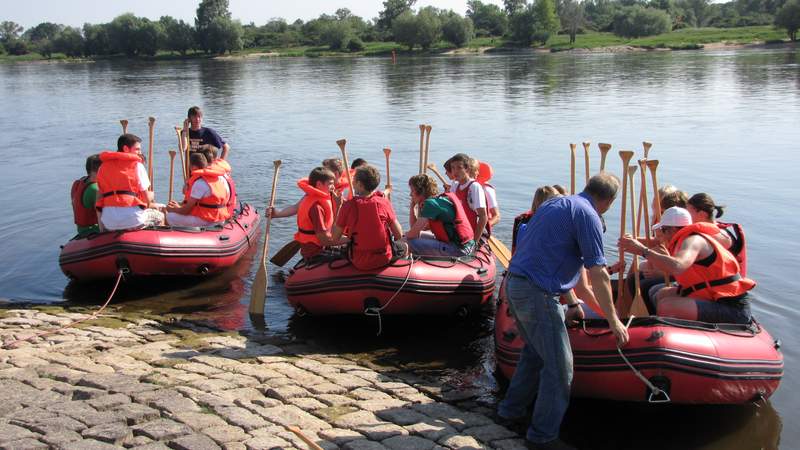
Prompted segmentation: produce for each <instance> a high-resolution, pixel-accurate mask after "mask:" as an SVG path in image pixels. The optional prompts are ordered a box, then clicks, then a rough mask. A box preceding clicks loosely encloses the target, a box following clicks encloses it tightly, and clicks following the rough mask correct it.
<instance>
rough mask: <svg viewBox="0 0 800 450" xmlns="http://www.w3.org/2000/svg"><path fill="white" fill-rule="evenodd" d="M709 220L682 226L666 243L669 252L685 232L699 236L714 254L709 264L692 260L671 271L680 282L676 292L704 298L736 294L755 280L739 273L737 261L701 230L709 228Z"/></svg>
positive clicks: (685, 235) (678, 242) (680, 241)
mask: <svg viewBox="0 0 800 450" xmlns="http://www.w3.org/2000/svg"><path fill="white" fill-rule="evenodd" d="M708 225H711V226H714V224H709V223H695V224H692V225H689V226H686V227H683V228H682V229H681V230H680V231H678V232H677V233H676V234H675V236H673V237H672V240H671V241H670V243H669V249H670V254H671V255H673V256H674V255H675V253H676V252H677V251H678V250H679V249H680V248H681V244H683V241H684V240H686V238H688V237H689V236H693V235H696V236H700V237H702V238H703V239H705V240H706V241H707V242H708V243H709V245H711V247H712V248H713V249H714V253H715V255H716V257H715V258H714V262H713V263H711V266H709V267H705V266H701V265H699V264H696V263H695V264H692V265H691V266H690V267H689V268H688V269H686V270H685V271H684V272H683V273H681V274H678V275H675V280H676V281H677V282H678V284H679V285H680V291H679V292H680V295H681V296H684V297H691V298H697V299H704V300H713V301H716V300H719V299H721V298H726V297H736V296H739V295H742V294H744V293H746V292H747V291H749V290H750V289H753V288H754V287H755V285H756V282H755V281H753V280H750V279H748V278H744V277H742V275H741V273H740V267H739V262H738V261H736V258H735V257H734V256H733V255H732V254H731V252H729V251H728V250H726V249H725V247H723V246H722V244H720V243H719V242H717V241H716V240H715V239H714V238H712V237H711V236H709V235H708V234H706V233H703V231H707V230H708V229H709V227H708Z"/></svg>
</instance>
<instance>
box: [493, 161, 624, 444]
mask: <svg viewBox="0 0 800 450" xmlns="http://www.w3.org/2000/svg"><path fill="white" fill-rule="evenodd" d="M618 190H619V180H617V178H616V177H614V176H613V175H610V174H606V173H601V174H599V175H595V176H594V177H592V178H591V179H589V183H588V184H587V185H586V188H585V189H584V191H583V192H581V193H580V194H578V195H571V196H569V197H559V198H554V199H551V200H550V201H548V202H547V203H545V204H543V205H542V206H541V207H540V208H539V209H538V210H537V211H536V214H534V215H533V217H532V218H531V220H530V222H528V231H527V232H526V233H525V235H524V236H522V238H521V239H520V241H519V242H518V244H517V251H516V253H515V254H514V256H513V258H512V259H511V264H510V266H509V268H508V271H509V277H508V283H507V284H506V296H507V298H508V301H509V307H510V308H511V312H512V313H513V314H514V318H515V319H516V321H517V327H518V328H519V331H520V333H521V334H522V338H523V340H524V341H525V347H524V348H523V350H522V355H521V357H520V360H519V364H518V365H517V369H516V372H515V373H514V377H513V378H512V379H511V383H510V384H509V387H508V391H507V392H506V396H505V398H504V399H503V401H502V402H500V405H499V407H498V411H497V413H498V416H499V422H500V423H501V424H503V423H504V422H505V423H515V422H517V423H518V422H520V421H522V420H525V413H526V411H527V408H528V405H530V404H531V403H532V402H534V401H535V406H534V410H533V417H532V419H531V425H530V427H529V428H528V431H527V435H526V437H527V440H528V446H529V448H536V449H570V448H571V447H569V446H568V445H567V444H565V443H564V442H562V441H561V440H560V439H559V438H558V434H559V428H560V427H561V421H562V419H563V418H564V413H565V412H566V410H567V406H568V405H569V396H570V385H571V383H572V350H571V348H570V343H569V337H568V335H567V330H566V327H565V325H564V319H565V313H564V310H563V309H562V308H561V305H560V304H559V297H560V296H561V295H562V294H564V293H567V292H569V291H570V289H572V288H573V287H574V286H575V285H576V283H577V282H578V279H579V278H580V274H581V268H582V267H585V268H586V269H587V270H588V273H589V277H590V279H591V282H592V291H593V292H594V295H595V297H596V299H597V301H598V302H599V303H600V306H601V307H602V309H603V312H604V313H605V316H606V317H607V318H608V322H609V327H610V328H611V331H612V332H613V333H614V335H615V336H616V338H617V343H618V345H620V346H624V345H625V344H627V342H628V331H627V329H626V328H625V326H624V325H623V324H622V322H620V320H619V319H618V318H617V313H616V311H615V310H614V302H613V300H612V298H611V282H610V280H609V275H608V271H607V270H606V258H605V256H604V254H603V225H602V223H601V222H600V214H603V213H604V212H606V211H608V208H609V207H611V204H612V203H614V199H615V198H616V195H617V191H618ZM570 297H572V298H571V302H576V301H577V300H576V299H575V298H574V296H570ZM568 308H570V310H572V309H573V308H580V306H579V305H578V304H577V303H574V304H570V305H569V306H568Z"/></svg>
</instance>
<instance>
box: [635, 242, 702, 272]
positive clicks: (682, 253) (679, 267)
mask: <svg viewBox="0 0 800 450" xmlns="http://www.w3.org/2000/svg"><path fill="white" fill-rule="evenodd" d="M619 244H620V246H621V247H622V248H623V249H624V250H626V251H629V252H631V253H635V254H637V255H639V256H644V257H645V258H647V261H648V262H649V263H650V264H651V265H652V266H653V267H655V268H656V269H659V270H662V271H664V272H667V273H668V274H670V275H680V274H682V273H683V272H684V271H686V269H688V268H689V267H691V265H692V264H694V262H695V261H696V260H697V258H698V257H706V256H708V255H709V254H711V252H710V250H709V248H708V243H707V242H706V241H705V239H703V238H702V237H700V236H689V237H688V238H686V239H685V240H684V241H683V244H681V248H680V249H679V250H678V251H677V252H676V253H675V256H670V255H666V254H663V253H658V252H654V251H650V250H649V249H648V248H647V247H645V246H644V245H642V244H641V243H639V242H638V241H636V240H635V239H633V238H632V237H631V235H629V234H626V235H625V236H624V237H623V238H621V239H620V240H619ZM704 250H707V251H704Z"/></svg>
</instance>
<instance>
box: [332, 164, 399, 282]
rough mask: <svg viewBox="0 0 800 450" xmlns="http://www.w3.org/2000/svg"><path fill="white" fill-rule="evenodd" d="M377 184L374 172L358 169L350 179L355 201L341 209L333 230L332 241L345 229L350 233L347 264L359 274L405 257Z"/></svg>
mask: <svg viewBox="0 0 800 450" xmlns="http://www.w3.org/2000/svg"><path fill="white" fill-rule="evenodd" d="M380 183H381V176H380V174H379V173H378V169H376V168H375V167H372V166H370V165H366V166H361V167H359V168H358V169H357V170H356V174H355V177H354V178H353V192H354V193H355V197H353V198H352V199H350V200H348V201H346V202H345V203H344V204H343V205H342V209H341V210H340V211H339V217H338V218H337V219H336V225H335V226H334V227H333V240H338V239H339V238H340V237H341V236H342V233H343V232H344V230H345V229H347V230H348V232H349V233H350V241H351V244H350V261H351V262H352V263H353V266H355V268H356V269H359V270H374V269H379V268H381V267H383V266H385V265H387V264H389V263H390V262H391V261H392V260H393V259H394V258H397V257H400V256H405V255H406V254H407V253H408V247H407V246H406V245H405V243H403V242H401V239H402V238H403V228H402V227H401V226H400V222H398V221H397V216H396V215H395V213H394V208H393V207H392V203H391V202H389V200H387V199H386V197H384V196H383V193H381V192H377V191H376V189H378V185H379V184H380ZM390 233H391V235H392V236H394V242H392V240H391V239H390V237H389V236H390Z"/></svg>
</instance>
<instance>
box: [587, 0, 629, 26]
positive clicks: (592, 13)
mask: <svg viewBox="0 0 800 450" xmlns="http://www.w3.org/2000/svg"><path fill="white" fill-rule="evenodd" d="M619 9H620V5H619V3H617V2H615V1H613V0H587V1H586V2H585V3H584V10H585V11H586V20H587V22H588V24H589V26H590V27H591V28H592V29H593V30H595V31H611V30H612V29H613V27H614V17H615V16H616V15H617V11H618V10H619Z"/></svg>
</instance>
